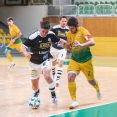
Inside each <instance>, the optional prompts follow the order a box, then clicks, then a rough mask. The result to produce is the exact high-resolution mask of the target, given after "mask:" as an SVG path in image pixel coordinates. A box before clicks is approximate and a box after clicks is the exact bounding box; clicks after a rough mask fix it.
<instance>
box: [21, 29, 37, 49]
mask: <svg viewBox="0 0 117 117" xmlns="http://www.w3.org/2000/svg"><path fill="white" fill-rule="evenodd" d="M37 36H38V31H36V32H34V33H33V34H32V35H30V36H29V38H28V39H27V40H26V41H25V42H24V43H23V45H24V46H25V47H27V48H28V47H31V46H32V44H33V40H34V39H35V38H36V37H37Z"/></svg>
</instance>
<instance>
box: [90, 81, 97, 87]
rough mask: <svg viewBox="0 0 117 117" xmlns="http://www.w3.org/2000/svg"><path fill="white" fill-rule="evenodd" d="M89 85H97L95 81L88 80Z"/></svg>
mask: <svg viewBox="0 0 117 117" xmlns="http://www.w3.org/2000/svg"><path fill="white" fill-rule="evenodd" d="M88 82H89V84H90V85H92V86H94V85H95V84H96V81H95V80H88Z"/></svg>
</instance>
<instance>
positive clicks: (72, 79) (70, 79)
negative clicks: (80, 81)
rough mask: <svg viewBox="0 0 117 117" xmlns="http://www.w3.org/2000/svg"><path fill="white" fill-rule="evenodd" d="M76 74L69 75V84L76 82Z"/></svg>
mask: <svg viewBox="0 0 117 117" xmlns="http://www.w3.org/2000/svg"><path fill="white" fill-rule="evenodd" d="M75 77H76V74H74V73H68V82H74V80H75Z"/></svg>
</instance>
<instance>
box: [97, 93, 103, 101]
mask: <svg viewBox="0 0 117 117" xmlns="http://www.w3.org/2000/svg"><path fill="white" fill-rule="evenodd" d="M101 98H102V93H101V92H100V91H99V92H97V99H98V100H101Z"/></svg>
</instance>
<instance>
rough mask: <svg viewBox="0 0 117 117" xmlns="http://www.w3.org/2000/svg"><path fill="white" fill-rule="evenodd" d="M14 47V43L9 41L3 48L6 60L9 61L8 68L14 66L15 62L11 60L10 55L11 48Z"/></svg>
mask: <svg viewBox="0 0 117 117" xmlns="http://www.w3.org/2000/svg"><path fill="white" fill-rule="evenodd" d="M13 49H14V44H12V43H9V45H8V46H7V47H6V49H5V52H4V53H5V55H6V57H7V58H8V60H9V61H10V66H9V67H8V69H9V68H12V67H13V66H15V63H14V61H13V57H12V55H11V53H10V52H11V50H13Z"/></svg>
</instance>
